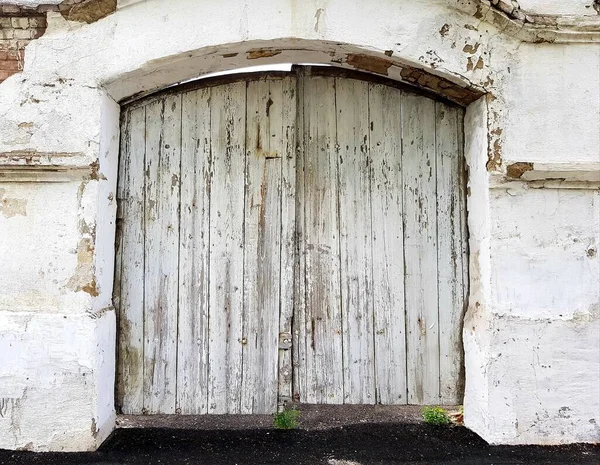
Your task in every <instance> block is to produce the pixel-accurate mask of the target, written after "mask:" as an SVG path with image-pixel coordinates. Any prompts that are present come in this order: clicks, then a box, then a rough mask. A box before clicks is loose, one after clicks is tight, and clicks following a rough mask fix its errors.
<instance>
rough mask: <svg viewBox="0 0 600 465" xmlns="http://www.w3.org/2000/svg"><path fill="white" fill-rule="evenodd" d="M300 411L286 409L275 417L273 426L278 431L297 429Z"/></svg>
mask: <svg viewBox="0 0 600 465" xmlns="http://www.w3.org/2000/svg"><path fill="white" fill-rule="evenodd" d="M298 418H300V410H298V409H297V408H290V409H285V410H284V411H283V412H277V413H276V414H275V415H273V426H275V428H277V429H295V428H297V427H298Z"/></svg>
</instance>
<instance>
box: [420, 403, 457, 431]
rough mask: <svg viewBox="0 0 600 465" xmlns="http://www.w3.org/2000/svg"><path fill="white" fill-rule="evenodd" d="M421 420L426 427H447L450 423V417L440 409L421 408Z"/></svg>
mask: <svg viewBox="0 0 600 465" xmlns="http://www.w3.org/2000/svg"><path fill="white" fill-rule="evenodd" d="M422 413H423V420H425V423H427V424H428V425H433V426H448V425H450V424H451V423H452V420H450V417H449V416H448V412H446V411H445V410H444V409H443V408H442V407H423V410H422Z"/></svg>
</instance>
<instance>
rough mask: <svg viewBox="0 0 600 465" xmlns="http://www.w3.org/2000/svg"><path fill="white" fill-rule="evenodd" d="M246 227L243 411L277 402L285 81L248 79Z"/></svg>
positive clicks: (271, 406)
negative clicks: (282, 125) (283, 90)
mask: <svg viewBox="0 0 600 465" xmlns="http://www.w3.org/2000/svg"><path fill="white" fill-rule="evenodd" d="M246 94H247V108H246V115H247V117H246V118H247V120H246V121H247V127H246V193H245V199H246V200H245V202H246V203H245V218H244V221H245V226H244V330H243V331H244V332H243V334H244V336H243V337H244V343H243V371H242V407H241V412H242V413H268V412H272V411H274V410H275V409H276V407H277V366H278V361H277V356H278V340H279V298H280V296H279V291H280V285H279V282H280V253H281V248H280V240H281V152H282V148H283V142H282V134H281V110H282V98H283V95H282V88H281V81H270V80H259V81H253V82H249V83H248V84H247V89H246Z"/></svg>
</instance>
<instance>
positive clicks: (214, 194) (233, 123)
mask: <svg viewBox="0 0 600 465" xmlns="http://www.w3.org/2000/svg"><path fill="white" fill-rule="evenodd" d="M211 92H212V93H211V99H210V106H211V153H212V160H213V165H212V166H213V177H212V183H211V192H210V202H211V213H210V215H211V217H210V254H209V255H210V256H209V262H210V283H209V293H210V294H209V295H210V297H209V356H208V357H209V360H208V363H209V372H208V379H209V393H208V412H209V413H239V412H240V407H241V380H242V342H243V341H242V312H243V263H244V248H243V247H244V231H243V230H244V182H245V180H244V152H245V148H244V145H245V124H246V122H245V119H246V83H245V82H236V83H233V84H227V85H223V86H218V87H213V88H212V91H211Z"/></svg>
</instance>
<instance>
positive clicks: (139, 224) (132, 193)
mask: <svg viewBox="0 0 600 465" xmlns="http://www.w3.org/2000/svg"><path fill="white" fill-rule="evenodd" d="M145 124H146V123H145V108H144V107H138V108H135V109H133V110H131V111H130V112H129V128H128V129H127V130H126V131H125V132H124V133H123V139H124V143H125V144H126V150H124V151H123V152H122V156H121V165H122V167H123V171H122V179H121V181H120V184H121V185H122V186H123V187H122V189H121V192H122V194H121V195H122V196H123V197H122V200H121V208H120V209H121V213H122V216H123V219H122V223H121V226H122V240H121V243H122V251H123V252H122V255H121V256H122V268H121V272H122V274H121V289H120V298H119V309H120V311H119V378H120V380H121V381H120V383H119V385H120V386H123V388H121V389H119V390H118V402H119V404H120V405H121V411H122V412H123V413H125V414H140V413H142V409H143V406H144V399H143V398H144V395H143V381H144V380H143V373H144V164H145V163H144V161H145V152H146V150H145V139H144V132H145Z"/></svg>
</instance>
